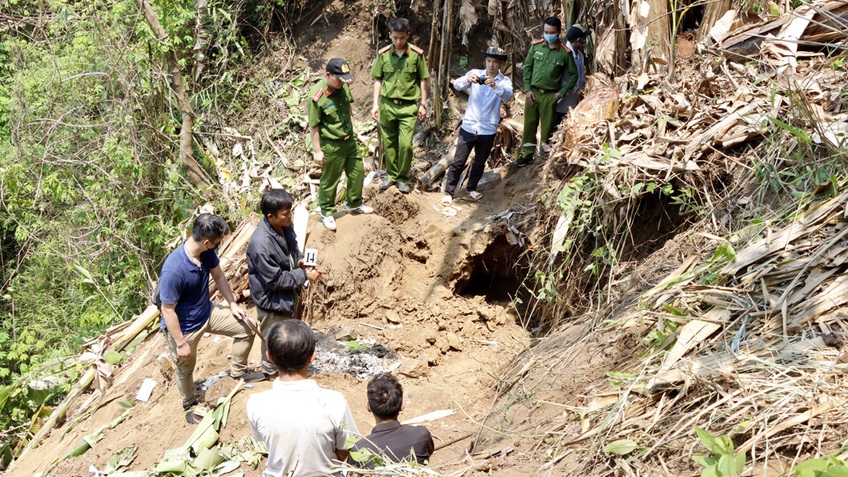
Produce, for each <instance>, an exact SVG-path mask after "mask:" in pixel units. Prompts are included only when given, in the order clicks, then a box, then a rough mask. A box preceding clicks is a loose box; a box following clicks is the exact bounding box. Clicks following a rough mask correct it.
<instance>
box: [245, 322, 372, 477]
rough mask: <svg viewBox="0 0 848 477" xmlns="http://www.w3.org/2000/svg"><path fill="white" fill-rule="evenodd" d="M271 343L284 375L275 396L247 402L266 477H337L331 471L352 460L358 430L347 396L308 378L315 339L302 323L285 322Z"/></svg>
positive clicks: (277, 325)
mask: <svg viewBox="0 0 848 477" xmlns="http://www.w3.org/2000/svg"><path fill="white" fill-rule="evenodd" d="M267 339H268V351H267V355H268V359H270V360H271V362H273V363H274V364H275V365H276V366H277V370H278V371H279V375H278V377H277V379H276V380H274V382H273V388H272V389H271V390H270V391H265V392H262V393H258V394H254V395H253V396H250V398H249V399H248V400H247V419H248V421H249V422H250V427H251V429H253V434H254V435H255V436H256V438H257V439H259V440H261V441H262V442H264V443H265V447H266V448H267V449H268V462H267V466H266V467H265V472H263V474H262V476H263V477H282V476H285V477H289V476H291V477H299V476H303V477H307V476H318V475H322V476H323V475H334V474H333V472H331V471H330V469H331V468H332V466H333V465H335V464H338V463H339V462H343V461H344V460H345V459H346V458H347V456H348V449H350V447H351V446H352V445H353V442H354V440H355V438H356V437H358V435H359V431H358V430H357V428H356V423H355V422H354V421H353V416H352V414H351V412H350V408H349V407H348V405H347V402H346V401H345V398H344V396H342V395H341V393H338V392H336V391H333V390H330V389H323V388H320V387H319V386H318V383H316V382H315V381H313V380H311V379H307V378H306V371H307V368H309V363H311V362H312V360H313V359H315V334H314V333H313V332H312V329H311V328H310V327H309V325H307V324H306V323H304V322H302V321H300V320H284V321H282V322H279V323H275V324H274V325H273V326H272V327H271V329H270V331H269V332H268V338H267Z"/></svg>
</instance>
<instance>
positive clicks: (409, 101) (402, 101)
mask: <svg viewBox="0 0 848 477" xmlns="http://www.w3.org/2000/svg"><path fill="white" fill-rule="evenodd" d="M382 98H383V99H385V100H386V101H388V102H390V103H395V104H415V103H417V102H418V100H415V99H395V98H387V97H385V96H382Z"/></svg>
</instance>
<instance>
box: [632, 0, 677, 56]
mask: <svg viewBox="0 0 848 477" xmlns="http://www.w3.org/2000/svg"><path fill="white" fill-rule="evenodd" d="M669 17H670V14H669V5H668V0H634V1H633V3H632V4H631V7H630V28H631V34H630V47H631V53H632V55H633V56H632V57H631V64H632V65H633V68H634V70H636V71H637V72H641V71H642V69H643V68H645V67H649V66H650V65H649V62H650V58H649V56H653V57H659V58H665V59H666V61H668V59H669V58H670V57H671V52H670V49H669V45H670V43H671V35H672V32H671V22H670V19H669Z"/></svg>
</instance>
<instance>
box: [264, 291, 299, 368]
mask: <svg viewBox="0 0 848 477" xmlns="http://www.w3.org/2000/svg"><path fill="white" fill-rule="evenodd" d="M295 300H296V299H295ZM295 314H297V305H295ZM291 318H292V317H291V316H283V315H280V314H277V313H274V312H272V311H266V310H263V309H261V308H259V307H258V306H257V307H256V321H258V322H259V332H260V333H262V336H264V337H265V339H266V340H267V339H268V332H269V331H271V326H272V325H273V324H274V323H279V322H281V321H283V320H289V319H291ZM267 352H268V345H266V344H265V342H264V341H263V342H262V372H263V373H266V374H274V373H276V372H277V365H275V364H274V363H272V362H271V361H270V360H269V359H268V356H267V354H268V353H267Z"/></svg>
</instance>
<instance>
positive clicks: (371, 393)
mask: <svg viewBox="0 0 848 477" xmlns="http://www.w3.org/2000/svg"><path fill="white" fill-rule="evenodd" d="M401 410H403V387H402V386H401V385H400V382H399V381H398V379H397V378H396V377H394V376H392V375H391V374H388V373H384V374H381V375H379V376H376V377H374V378H373V379H371V381H370V382H368V411H369V412H371V414H373V415H374V421H375V422H376V424H377V425H376V426H374V428H373V429H372V430H371V434H370V435H369V436H368V437H365V438H363V439H360V440H359V441H357V442H356V444H354V445H353V447H352V448H351V449H350V457H348V463H350V464H352V465H358V466H360V467H367V468H373V467H375V466H379V465H382V464H385V463H386V462H387V461H388V462H401V461H417V462H418V463H419V464H425V465H426V464H428V463H429V460H430V456H431V455H432V454H433V447H434V446H433V437H432V436H431V435H430V431H428V430H427V428H426V427H424V426H404V425H402V424H401V423H400V422H398V415H399V414H400V411H401Z"/></svg>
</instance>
